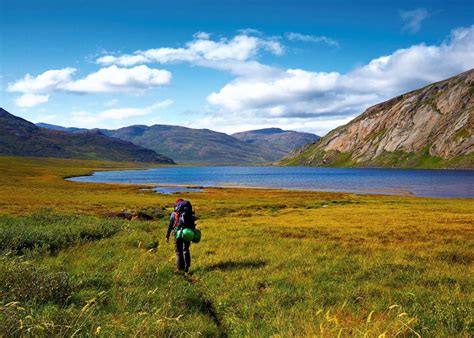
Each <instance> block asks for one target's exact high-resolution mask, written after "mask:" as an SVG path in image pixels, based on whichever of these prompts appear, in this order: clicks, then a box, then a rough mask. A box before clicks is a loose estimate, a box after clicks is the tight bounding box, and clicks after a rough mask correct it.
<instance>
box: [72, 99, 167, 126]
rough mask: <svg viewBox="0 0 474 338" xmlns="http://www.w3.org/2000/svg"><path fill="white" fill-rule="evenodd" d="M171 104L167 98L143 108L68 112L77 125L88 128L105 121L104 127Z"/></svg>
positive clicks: (147, 113) (73, 122)
mask: <svg viewBox="0 0 474 338" xmlns="http://www.w3.org/2000/svg"><path fill="white" fill-rule="evenodd" d="M172 104H173V100H170V99H167V100H164V101H160V102H156V103H154V104H152V105H150V106H147V107H143V108H136V107H127V108H112V109H106V110H103V111H100V112H89V111H74V112H72V113H71V114H70V115H71V118H70V121H71V123H72V124H73V125H75V126H77V127H87V128H90V127H91V126H100V125H102V124H103V123H104V122H105V123H107V125H106V127H110V124H113V123H114V122H117V121H123V120H127V119H129V118H133V117H139V116H145V115H149V114H151V113H153V112H154V111H156V110H159V109H165V108H167V107H169V106H171V105H172Z"/></svg>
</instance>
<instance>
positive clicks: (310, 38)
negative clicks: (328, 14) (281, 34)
mask: <svg viewBox="0 0 474 338" xmlns="http://www.w3.org/2000/svg"><path fill="white" fill-rule="evenodd" d="M285 37H286V38H287V39H288V40H290V41H303V42H323V43H326V44H328V45H330V46H334V47H339V42H337V41H336V40H333V39H331V38H328V37H327V36H324V35H320V36H316V35H304V34H300V33H293V32H289V33H285Z"/></svg>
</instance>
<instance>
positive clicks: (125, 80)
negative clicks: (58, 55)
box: [7, 65, 172, 107]
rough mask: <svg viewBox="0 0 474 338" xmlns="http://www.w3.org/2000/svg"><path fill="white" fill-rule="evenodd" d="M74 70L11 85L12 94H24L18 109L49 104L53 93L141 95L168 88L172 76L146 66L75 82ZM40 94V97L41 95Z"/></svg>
mask: <svg viewBox="0 0 474 338" xmlns="http://www.w3.org/2000/svg"><path fill="white" fill-rule="evenodd" d="M75 72H76V69H74V68H63V69H57V70H56V69H55V70H48V71H46V72H44V73H42V74H40V75H38V76H36V77H34V76H31V75H30V74H26V75H25V77H24V78H23V79H20V80H17V81H15V82H14V83H10V84H9V85H8V87H7V90H8V91H9V92H19V93H23V95H22V96H20V97H18V98H16V99H15V103H16V104H17V106H19V107H33V106H36V105H38V104H41V103H44V102H47V101H48V99H49V94H50V93H53V92H68V93H80V94H89V93H117V92H139V91H143V90H145V89H149V88H152V87H158V86H163V85H167V84H169V83H170V82H171V77H172V76H171V73H170V72H169V71H167V70H161V69H154V68H149V67H147V66H145V65H141V66H136V67H133V68H120V67H117V66H115V65H113V66H110V67H106V68H102V69H99V70H98V71H96V72H94V73H91V74H89V75H87V76H86V77H84V78H82V79H77V80H74V79H73V78H72V76H73V74H74V73H75ZM40 94H41V95H40Z"/></svg>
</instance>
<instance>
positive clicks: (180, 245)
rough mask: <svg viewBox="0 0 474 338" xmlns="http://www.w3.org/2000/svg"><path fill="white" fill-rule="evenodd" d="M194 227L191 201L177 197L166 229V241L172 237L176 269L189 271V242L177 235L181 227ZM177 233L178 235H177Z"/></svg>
mask: <svg viewBox="0 0 474 338" xmlns="http://www.w3.org/2000/svg"><path fill="white" fill-rule="evenodd" d="M186 228H188V229H193V230H194V229H195V228H196V223H195V217H194V213H193V209H192V205H191V202H189V201H186V200H183V199H182V198H178V199H177V200H176V203H175V205H174V211H173V212H172V213H171V215H170V219H169V223H168V230H167V231H166V243H169V239H170V235H171V233H173V237H174V251H175V253H176V268H177V270H178V271H184V272H189V268H190V267H191V252H190V250H189V248H190V246H191V242H190V241H187V240H186V239H185V238H184V236H179V233H178V232H179V231H180V230H181V232H183V231H182V230H183V229H186ZM177 234H178V236H177Z"/></svg>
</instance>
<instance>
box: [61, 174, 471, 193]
mask: <svg viewBox="0 0 474 338" xmlns="http://www.w3.org/2000/svg"><path fill="white" fill-rule="evenodd" d="M173 168H175V167H173ZM148 169H154V168H139V169H131V170H148ZM127 170H130V169H125V168H124V169H122V170H114V169H110V170H109V169H105V170H96V171H94V172H92V173H88V174H86V175H72V176H69V177H63V179H64V180H66V181H69V182H74V183H94V184H106V185H130V186H136V187H143V188H144V190H153V189H154V188H184V189H200V190H203V191H204V190H206V189H259V190H274V191H291V192H297V191H301V192H316V193H317V192H320V193H338V194H355V195H382V196H397V197H416V198H432V199H456V200H473V199H474V196H473V197H468V196H463V197H453V196H426V195H417V194H416V193H414V192H412V191H410V190H406V189H383V188H380V189H377V188H372V189H367V190H342V189H341V190H337V189H333V190H331V189H315V188H314V189H313V188H308V189H304V188H281V187H269V186H253V185H246V184H218V185H212V186H205V185H199V184H159V183H133V182H121V183H119V182H107V181H100V182H99V181H76V180H74V178H80V177H84V178H85V177H91V176H93V175H94V173H96V172H104V171H127ZM434 170H436V169H434ZM203 191H183V192H179V191H176V192H173V193H171V194H175V193H201V192H203ZM155 193H160V192H158V191H156V192H155Z"/></svg>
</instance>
